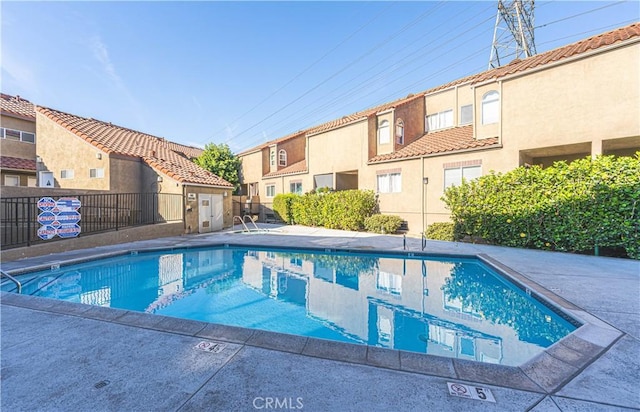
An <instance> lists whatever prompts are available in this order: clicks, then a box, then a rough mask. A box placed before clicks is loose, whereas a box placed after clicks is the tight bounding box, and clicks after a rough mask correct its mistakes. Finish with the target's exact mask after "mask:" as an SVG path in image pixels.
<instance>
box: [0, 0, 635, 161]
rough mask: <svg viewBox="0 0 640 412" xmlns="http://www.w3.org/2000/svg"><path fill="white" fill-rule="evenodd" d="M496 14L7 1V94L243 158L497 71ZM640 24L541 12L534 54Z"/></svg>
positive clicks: (631, 15) (307, 5)
mask: <svg viewBox="0 0 640 412" xmlns="http://www.w3.org/2000/svg"><path fill="white" fill-rule="evenodd" d="M496 4H497V2H496V1H475V2H462V1H446V2H436V1H427V2H418V1H413V2H337V1H326V2H206V1H200V2H7V1H2V3H0V12H1V18H2V37H1V41H2V44H1V46H2V48H1V53H2V54H1V66H2V75H1V76H2V77H1V79H0V80H1V89H2V92H4V93H8V94H12V95H20V96H22V97H24V98H26V99H29V100H31V101H32V102H34V103H36V104H39V105H42V106H47V107H50V108H53V109H57V110H61V111H66V112H69V113H73V114H76V115H80V116H85V117H93V118H95V119H100V120H104V121H109V122H112V123H114V124H117V125H120V126H124V127H128V128H131V129H135V130H139V131H142V132H146V133H149V134H153V135H156V136H161V137H165V138H167V139H169V140H173V141H176V142H180V143H183V144H188V145H195V146H204V145H205V144H206V143H211V142H214V143H227V144H229V146H230V147H231V148H232V150H234V151H236V152H237V151H241V150H244V149H247V148H250V147H253V146H255V145H258V144H260V143H262V142H264V141H266V140H270V139H274V138H278V137H282V136H284V135H287V134H289V133H292V132H295V131H296V130H301V129H305V128H308V127H310V126H313V125H317V124H320V123H323V122H325V121H328V120H331V119H335V118H338V117H341V116H343V115H346V114H349V113H353V112H356V111H359V110H362V109H365V108H368V107H371V106H374V105H377V104H380V103H384V102H387V101H391V100H394V99H396V98H400V97H403V96H406V95H407V94H409V93H415V92H420V91H423V90H426V89H428V88H431V87H434V86H437V85H440V84H443V83H446V82H448V81H451V80H455V79H457V78H460V77H463V76H466V75H468V74H472V73H477V72H481V71H484V70H486V69H487V65H488V61H489V56H490V48H491V42H492V38H493V28H494V24H495V16H496ZM639 16H640V10H639V7H638V3H637V2H635V1H623V2H596V1H581V2H577V1H545V0H539V1H537V2H536V11H535V25H536V26H538V27H537V29H536V32H535V36H536V47H537V50H538V52H539V53H540V52H544V51H546V50H550V49H553V48H556V47H560V46H563V45H565V44H569V43H572V42H575V41H578V40H580V39H583V38H586V37H589V36H591V35H593V34H598V33H601V32H604V31H607V30H610V29H613V28H615V27H619V26H623V25H626V24H630V23H632V22H634V21H638V20H639Z"/></svg>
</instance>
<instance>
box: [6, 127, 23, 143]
mask: <svg viewBox="0 0 640 412" xmlns="http://www.w3.org/2000/svg"><path fill="white" fill-rule="evenodd" d="M4 137H5V139H10V140H18V141H19V140H20V132H19V131H18V130H13V129H5V130H4Z"/></svg>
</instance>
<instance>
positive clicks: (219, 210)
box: [198, 193, 223, 233]
mask: <svg viewBox="0 0 640 412" xmlns="http://www.w3.org/2000/svg"><path fill="white" fill-rule="evenodd" d="M222 226H223V198H222V195H211V194H206V193H199V194H198V233H208V232H211V231H213V230H221V229H222Z"/></svg>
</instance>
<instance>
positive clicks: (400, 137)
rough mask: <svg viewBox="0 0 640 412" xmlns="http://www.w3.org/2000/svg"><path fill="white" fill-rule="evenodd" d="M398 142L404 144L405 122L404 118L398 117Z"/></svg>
mask: <svg viewBox="0 0 640 412" xmlns="http://www.w3.org/2000/svg"><path fill="white" fill-rule="evenodd" d="M396 142H398V144H404V122H403V121H402V119H398V121H397V122H396Z"/></svg>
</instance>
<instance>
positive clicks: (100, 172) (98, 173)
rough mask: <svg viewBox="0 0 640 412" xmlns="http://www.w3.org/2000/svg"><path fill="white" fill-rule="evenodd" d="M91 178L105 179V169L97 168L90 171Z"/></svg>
mask: <svg viewBox="0 0 640 412" xmlns="http://www.w3.org/2000/svg"><path fill="white" fill-rule="evenodd" d="M89 177H90V178H91V179H101V178H103V177H104V169H103V168H97V169H89Z"/></svg>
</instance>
